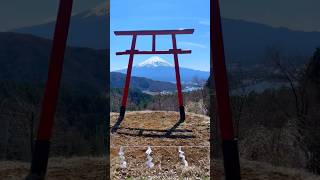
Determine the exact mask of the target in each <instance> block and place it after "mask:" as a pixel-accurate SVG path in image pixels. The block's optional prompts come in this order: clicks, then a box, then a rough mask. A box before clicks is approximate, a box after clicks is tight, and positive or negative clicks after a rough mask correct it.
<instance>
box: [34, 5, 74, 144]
mask: <svg viewBox="0 0 320 180" xmlns="http://www.w3.org/2000/svg"><path fill="white" fill-rule="evenodd" d="M72 4H73V0H61V1H60V6H59V13H58V16H57V22H56V27H55V33H54V38H53V44H52V50H51V56H50V63H49V71H48V80H47V82H46V87H45V92H44V97H43V102H42V110H41V115H40V124H39V129H38V134H37V139H38V140H49V139H50V138H51V135H52V127H53V123H54V117H55V111H56V106H57V100H58V96H59V88H60V80H61V74H62V69H63V59H64V52H65V48H66V42H67V37H68V31H69V24H70V17H71V11H72Z"/></svg>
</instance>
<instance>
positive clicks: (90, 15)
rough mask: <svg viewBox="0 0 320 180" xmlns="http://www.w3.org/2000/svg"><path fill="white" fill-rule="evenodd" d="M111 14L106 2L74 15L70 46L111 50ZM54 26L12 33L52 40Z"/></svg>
mask: <svg viewBox="0 0 320 180" xmlns="http://www.w3.org/2000/svg"><path fill="white" fill-rule="evenodd" d="M109 14H110V2H109V1H107V2H104V3H102V4H100V5H98V6H97V7H95V8H93V9H91V10H89V11H85V12H82V13H78V14H74V15H73V16H72V18H71V22H70V30H69V37H68V44H69V45H70V46H77V47H88V48H94V49H109V32H110V30H109V29H110V21H109ZM54 26H55V21H51V22H47V23H44V24H40V25H35V26H31V27H24V28H19V29H15V30H12V31H13V32H18V33H26V34H32V35H35V36H39V37H43V38H47V39H52V37H53V32H54Z"/></svg>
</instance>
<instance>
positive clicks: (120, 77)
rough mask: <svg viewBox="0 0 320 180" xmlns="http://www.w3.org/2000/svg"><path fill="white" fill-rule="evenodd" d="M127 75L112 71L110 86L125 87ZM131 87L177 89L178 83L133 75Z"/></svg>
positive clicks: (156, 90)
mask: <svg viewBox="0 0 320 180" xmlns="http://www.w3.org/2000/svg"><path fill="white" fill-rule="evenodd" d="M125 78H126V75H125V74H123V73H119V72H111V73H110V83H111V84H110V86H111V88H121V89H122V88H123V87H124V82H125ZM130 87H132V88H135V89H139V90H141V91H151V92H162V91H171V92H172V91H175V90H176V85H175V84H173V83H169V82H162V81H154V80H151V79H147V78H144V77H135V76H132V78H131V81H130Z"/></svg>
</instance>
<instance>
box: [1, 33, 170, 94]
mask: <svg viewBox="0 0 320 180" xmlns="http://www.w3.org/2000/svg"><path fill="white" fill-rule="evenodd" d="M51 43H52V41H50V40H47V39H43V38H39V37H35V36H33V35H26V34H17V33H0V57H1V58H0V64H1V66H0V72H1V73H0V80H1V81H15V82H27V83H33V82H36V83H38V82H42V83H43V82H45V81H46V79H47V73H48V63H49V54H50V50H51ZM108 53H109V50H94V49H89V48H79V47H68V48H67V51H66V55H65V60H64V68H63V75H62V83H63V84H67V85H68V86H72V87H74V88H76V89H79V90H84V89H90V90H95V91H99V92H104V91H105V89H106V88H108V87H107V84H106V81H107V78H109V77H110V81H111V88H123V86H124V80H125V75H124V74H121V73H110V74H109V72H108V67H107V63H106V62H107V61H109V59H108V57H109V56H108ZM130 87H131V88H135V89H139V90H141V91H145V90H146V91H174V90H175V88H176V86H175V84H173V83H168V82H159V81H153V80H150V79H147V78H141V77H132V79H131V86H130Z"/></svg>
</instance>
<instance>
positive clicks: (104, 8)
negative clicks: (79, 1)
mask: <svg viewBox="0 0 320 180" xmlns="http://www.w3.org/2000/svg"><path fill="white" fill-rule="evenodd" d="M109 12H110V2H109V1H107V2H103V3H101V4H99V5H98V6H96V7H95V8H93V9H91V10H89V11H87V12H86V13H85V14H84V17H89V16H105V15H107V14H109Z"/></svg>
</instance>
